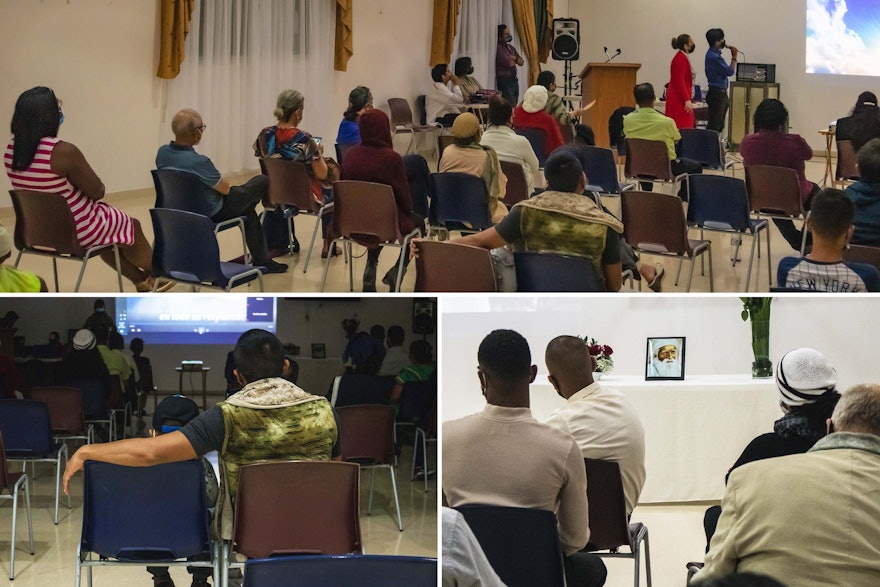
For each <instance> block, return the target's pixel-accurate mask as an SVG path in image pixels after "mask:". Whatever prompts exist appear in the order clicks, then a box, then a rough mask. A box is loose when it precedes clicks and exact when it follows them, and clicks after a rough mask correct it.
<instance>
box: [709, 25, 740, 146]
mask: <svg viewBox="0 0 880 587" xmlns="http://www.w3.org/2000/svg"><path fill="white" fill-rule="evenodd" d="M706 41H707V42H708V43H709V49H708V50H707V51H706V80H707V81H708V83H709V91H708V92H706V104H707V105H708V106H709V122H708V123H707V124H706V128H708V129H709V130H714V131H716V132H718V133H719V134H720V133H721V131H722V130H724V117H725V116H727V109H728V107H729V106H730V99H729V98H728V96H727V86H728V84H729V82H728V79H727V78H729V77H730V76H732V75H733V74H734V71H735V70H736V57H737V55H738V54H739V51H738V50H737V48H736V47H727V41H725V40H724V31H723V30H721V29H709V30H708V31H706ZM725 47H727V48H728V49H730V64H727V63H725V62H724V57H722V56H721V50H722V49H724V48H725Z"/></svg>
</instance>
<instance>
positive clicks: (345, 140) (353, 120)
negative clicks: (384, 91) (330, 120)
mask: <svg viewBox="0 0 880 587" xmlns="http://www.w3.org/2000/svg"><path fill="white" fill-rule="evenodd" d="M372 109H373V94H371V93H370V88H368V87H366V86H358V87H356V88H355V89H353V90H352V91H351V92H349V94H348V108H346V109H345V112H344V113H343V114H342V122H340V123H339V131H338V132H337V133H336V142H337V143H338V144H340V145H359V144H360V142H361V131H360V129H359V128H358V119H359V118H360V116H361V114H363V113H364V112H366V111H367V110H372ZM339 163H340V164H341V163H342V161H339Z"/></svg>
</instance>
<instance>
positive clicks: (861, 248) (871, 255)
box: [843, 245, 880, 271]
mask: <svg viewBox="0 0 880 587" xmlns="http://www.w3.org/2000/svg"><path fill="white" fill-rule="evenodd" d="M843 260H844V261H846V262H848V263H864V264H866V265H873V266H874V267H876V268H877V271H880V247H869V246H866V245H849V246H848V247H847V248H846V249H845V250H844V251H843Z"/></svg>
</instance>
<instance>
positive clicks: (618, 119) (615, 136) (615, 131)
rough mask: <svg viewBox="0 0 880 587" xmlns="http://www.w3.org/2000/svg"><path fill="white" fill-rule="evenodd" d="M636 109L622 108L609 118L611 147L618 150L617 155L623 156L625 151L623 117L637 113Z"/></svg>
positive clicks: (630, 107)
mask: <svg viewBox="0 0 880 587" xmlns="http://www.w3.org/2000/svg"><path fill="white" fill-rule="evenodd" d="M635 110H636V109H635V108H633V107H632V106H621V107H620V108H618V109H616V110H615V111H614V112H612V113H611V116H610V117H609V118H608V139H609V140H610V144H611V147H616V148H617V154H618V155H623V154H624V153H625V151H624V141H623V138H624V137H623V117H624V116H626V115H627V114H629V113H630V112H635Z"/></svg>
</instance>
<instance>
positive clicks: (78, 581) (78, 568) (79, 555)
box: [73, 544, 82, 587]
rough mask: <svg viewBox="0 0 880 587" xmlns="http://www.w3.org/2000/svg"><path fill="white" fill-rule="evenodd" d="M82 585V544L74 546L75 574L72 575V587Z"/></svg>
mask: <svg viewBox="0 0 880 587" xmlns="http://www.w3.org/2000/svg"><path fill="white" fill-rule="evenodd" d="M81 584H82V544H77V546H76V574H75V575H74V579H73V585H74V587H80V585H81Z"/></svg>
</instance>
